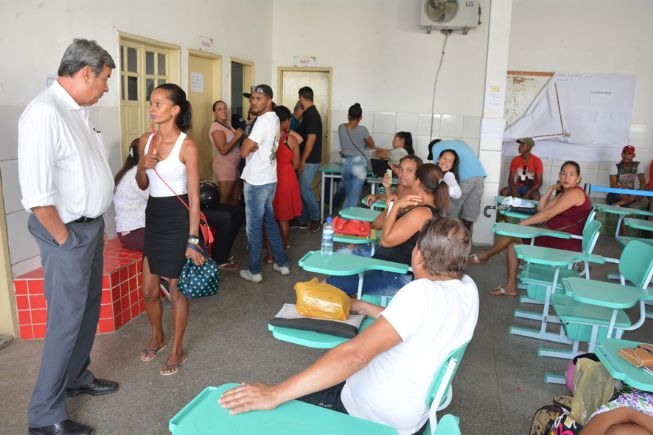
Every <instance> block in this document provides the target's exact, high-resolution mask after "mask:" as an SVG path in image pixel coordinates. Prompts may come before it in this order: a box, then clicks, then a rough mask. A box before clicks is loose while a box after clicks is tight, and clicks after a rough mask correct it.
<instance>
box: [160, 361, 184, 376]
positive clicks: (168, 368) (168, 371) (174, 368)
mask: <svg viewBox="0 0 653 435" xmlns="http://www.w3.org/2000/svg"><path fill="white" fill-rule="evenodd" d="M185 362H186V357H184V359H183V360H181V362H180V363H178V364H168V363H165V364H163V367H161V370H159V373H160V374H161V376H171V375H174V374H175V373H177V372H178V371H179V369H180V368H181V366H183V365H184V363H185Z"/></svg>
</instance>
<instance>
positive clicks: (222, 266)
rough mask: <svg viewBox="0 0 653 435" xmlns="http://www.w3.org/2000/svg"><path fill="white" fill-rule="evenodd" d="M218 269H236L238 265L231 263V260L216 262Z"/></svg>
mask: <svg viewBox="0 0 653 435" xmlns="http://www.w3.org/2000/svg"><path fill="white" fill-rule="evenodd" d="M218 269H220V270H236V269H238V265H237V264H235V263H232V262H231V261H228V262H226V263H222V264H218Z"/></svg>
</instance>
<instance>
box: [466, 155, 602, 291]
mask: <svg viewBox="0 0 653 435" xmlns="http://www.w3.org/2000/svg"><path fill="white" fill-rule="evenodd" d="M580 180H581V176H580V166H578V163H576V162H573V161H566V162H564V163H563V164H562V167H561V168H560V174H559V180H558V182H557V183H556V184H554V185H552V186H550V187H549V188H548V189H547V190H546V193H545V194H544V195H543V196H542V198H541V199H540V202H539V204H538V205H537V209H538V212H537V214H535V215H533V216H531V217H529V218H528V219H525V220H523V221H521V222H520V223H519V225H537V224H545V225H546V226H547V228H550V229H552V230H559V231H566V232H568V233H570V234H575V235H581V234H582V232H583V227H584V226H585V221H587V217H588V215H589V213H590V210H591V209H592V202H591V201H590V199H589V197H588V196H587V195H586V194H585V191H584V190H583V189H582V188H581V187H580V186H579V185H578V183H580ZM553 192H557V193H558V195H557V196H556V197H555V198H551V197H552V195H553ZM522 243H524V242H523V241H522V239H518V238H515V237H506V236H498V237H497V239H496V242H495V243H494V245H493V246H492V247H491V248H490V249H488V250H487V251H484V252H479V253H477V254H472V255H470V256H469V261H470V262H472V263H477V264H485V263H487V261H488V260H489V259H490V258H492V256H494V255H496V254H498V253H499V252H501V251H503V250H506V249H507V256H506V261H507V263H506V271H507V274H508V277H507V281H506V284H505V285H503V286H501V285H500V286H497V287H495V288H493V289H492V290H491V291H490V294H491V295H494V296H504V295H507V296H517V272H518V269H519V260H518V259H517V256H516V255H515V250H514V249H513V247H514V245H515V244H522ZM535 245H537V246H546V247H550V248H556V249H565V250H569V251H580V250H581V245H582V241H581V240H580V239H560V238H556V237H537V238H536V239H535Z"/></svg>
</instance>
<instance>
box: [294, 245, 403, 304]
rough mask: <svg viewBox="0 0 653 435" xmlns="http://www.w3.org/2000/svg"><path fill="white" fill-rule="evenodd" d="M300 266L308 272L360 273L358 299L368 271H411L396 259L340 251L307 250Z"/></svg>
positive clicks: (340, 274) (332, 273) (326, 273)
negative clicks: (329, 253)
mask: <svg viewBox="0 0 653 435" xmlns="http://www.w3.org/2000/svg"><path fill="white" fill-rule="evenodd" d="M299 266H300V267H301V268H302V269H304V270H305V271H307V272H315V273H321V274H324V275H335V276H344V275H356V274H358V294H357V297H358V299H360V298H361V297H362V296H363V279H364V274H365V272H366V271H368V270H385V271H388V272H394V273H401V274H405V273H408V272H409V271H410V266H409V265H407V264H402V263H396V262H394V261H386V260H379V259H378V258H371V257H360V256H358V255H350V254H343V253H340V252H334V253H333V254H331V255H322V254H321V253H320V251H309V252H307V253H306V254H305V255H304V256H303V257H302V258H301V259H300V260H299Z"/></svg>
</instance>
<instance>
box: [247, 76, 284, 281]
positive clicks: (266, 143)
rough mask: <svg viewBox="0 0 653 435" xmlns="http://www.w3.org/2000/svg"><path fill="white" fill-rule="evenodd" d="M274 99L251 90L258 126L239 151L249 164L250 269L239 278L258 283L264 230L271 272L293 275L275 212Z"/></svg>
mask: <svg viewBox="0 0 653 435" xmlns="http://www.w3.org/2000/svg"><path fill="white" fill-rule="evenodd" d="M272 98H273V94H272V88H270V86H268V85H256V86H252V90H251V94H250V98H249V102H250V105H251V109H252V111H253V113H255V114H256V123H255V124H254V126H253V127H252V131H251V132H250V133H249V135H248V136H247V137H246V138H245V139H244V140H243V143H242V145H241V147H240V156H241V157H242V158H244V159H245V161H246V162H245V169H243V172H242V175H241V178H242V179H243V180H244V182H245V186H244V189H243V193H244V195H245V217H246V231H247V255H248V257H249V259H248V262H249V267H248V268H247V269H243V270H241V271H240V277H241V278H243V279H246V280H248V281H252V282H255V283H259V282H261V281H262V280H263V276H262V275H261V251H262V249H263V228H265V231H266V233H267V237H268V241H269V242H270V248H271V250H272V256H273V257H274V264H273V265H272V268H273V269H274V270H275V271H276V272H279V273H280V274H281V275H289V274H290V270H289V269H288V257H287V256H286V252H285V251H284V246H283V243H282V241H281V234H280V233H279V227H278V226H277V222H276V221H275V220H274V210H273V208H272V200H273V199H274V194H275V192H276V190H277V159H276V153H277V147H278V146H279V118H278V117H277V115H276V113H274V111H273V110H272V104H273V103H272Z"/></svg>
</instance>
